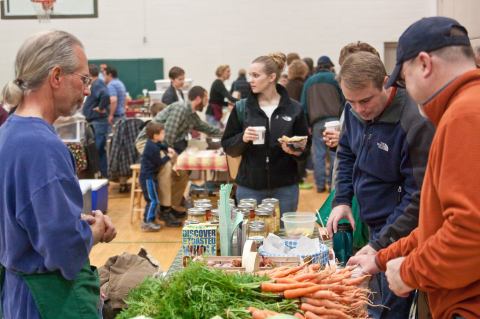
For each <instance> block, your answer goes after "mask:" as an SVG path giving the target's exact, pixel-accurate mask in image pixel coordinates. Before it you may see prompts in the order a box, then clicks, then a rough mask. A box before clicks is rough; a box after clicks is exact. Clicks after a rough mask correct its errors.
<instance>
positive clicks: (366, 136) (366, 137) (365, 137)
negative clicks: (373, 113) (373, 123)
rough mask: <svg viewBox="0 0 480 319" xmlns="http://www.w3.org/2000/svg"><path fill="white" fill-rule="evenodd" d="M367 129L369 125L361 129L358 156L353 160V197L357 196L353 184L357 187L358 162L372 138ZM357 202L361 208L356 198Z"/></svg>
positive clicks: (359, 201) (358, 199) (359, 200)
mask: <svg viewBox="0 0 480 319" xmlns="http://www.w3.org/2000/svg"><path fill="white" fill-rule="evenodd" d="M368 127H369V125H368V124H366V125H365V128H364V129H363V137H362V144H361V145H360V150H359V152H358V156H357V158H356V159H355V163H354V164H353V171H354V172H355V174H354V176H352V186H353V194H354V195H358V186H357V187H355V184H357V185H358V183H354V181H355V179H356V178H360V177H359V176H358V175H359V174H360V173H359V169H358V162H359V160H360V158H361V156H362V155H363V149H364V147H365V144H366V143H368V142H369V141H370V139H371V138H372V133H369V132H368ZM357 201H358V204H359V206H360V207H361V206H362V205H361V199H360V198H358V197H357Z"/></svg>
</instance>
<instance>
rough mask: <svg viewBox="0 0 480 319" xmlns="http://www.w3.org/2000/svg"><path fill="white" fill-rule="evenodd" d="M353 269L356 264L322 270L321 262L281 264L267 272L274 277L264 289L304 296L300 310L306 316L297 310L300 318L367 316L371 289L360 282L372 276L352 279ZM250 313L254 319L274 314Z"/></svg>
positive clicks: (292, 297) (291, 295) (296, 296)
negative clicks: (283, 265)
mask: <svg viewBox="0 0 480 319" xmlns="http://www.w3.org/2000/svg"><path fill="white" fill-rule="evenodd" d="M353 270H354V267H346V268H343V269H338V270H335V269H329V268H326V269H320V265H318V264H311V265H308V264H303V265H300V266H295V267H279V268H276V269H273V270H271V271H269V272H268V273H265V275H267V276H269V277H270V278H271V279H272V280H271V281H266V282H263V283H262V284H261V290H262V292H271V293H278V294H280V295H281V296H282V297H283V298H286V299H295V298H300V301H301V305H300V309H301V310H302V311H303V312H304V315H302V314H300V313H297V314H296V315H295V316H297V317H298V318H307V319H318V318H325V319H327V318H332V319H333V318H339V319H347V318H367V317H368V315H367V312H366V306H367V305H368V304H369V298H368V297H369V293H370V292H369V290H368V289H366V288H360V287H359V285H360V284H362V283H363V282H364V281H365V280H366V279H368V278H369V275H365V276H360V277H357V278H352V271H353ZM249 310H250V309H249ZM256 310H257V312H259V311H260V312H261V311H262V310H258V309H256ZM250 312H251V313H252V318H254V319H263V318H268V317H269V316H271V315H272V314H268V313H260V314H257V313H256V311H250ZM256 315H257V316H256ZM260 315H265V316H264V317H262V316H260Z"/></svg>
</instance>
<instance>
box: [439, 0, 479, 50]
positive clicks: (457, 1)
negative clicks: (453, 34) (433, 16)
mask: <svg viewBox="0 0 480 319" xmlns="http://www.w3.org/2000/svg"><path fill="white" fill-rule="evenodd" d="M437 8H438V15H445V16H448V17H452V18H454V19H456V20H458V22H460V23H461V24H462V25H463V26H465V27H466V28H467V30H468V35H469V37H470V39H471V41H472V46H474V47H475V46H480V21H479V20H478V13H479V12H480V1H478V0H438V1H437Z"/></svg>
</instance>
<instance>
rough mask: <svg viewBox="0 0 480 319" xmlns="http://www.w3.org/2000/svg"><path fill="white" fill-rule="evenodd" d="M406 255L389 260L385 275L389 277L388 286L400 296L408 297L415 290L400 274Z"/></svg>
mask: <svg viewBox="0 0 480 319" xmlns="http://www.w3.org/2000/svg"><path fill="white" fill-rule="evenodd" d="M404 260H405V257H399V258H395V259H392V260H390V261H389V262H387V271H386V272H385V276H386V277H387V281H388V287H389V288H390V290H391V291H393V293H394V294H396V295H397V296H399V297H407V296H408V294H409V293H410V292H411V291H412V290H413V288H411V287H409V286H408V285H407V284H406V283H405V282H404V281H403V279H402V277H401V276H400V267H401V266H402V264H403V261H404Z"/></svg>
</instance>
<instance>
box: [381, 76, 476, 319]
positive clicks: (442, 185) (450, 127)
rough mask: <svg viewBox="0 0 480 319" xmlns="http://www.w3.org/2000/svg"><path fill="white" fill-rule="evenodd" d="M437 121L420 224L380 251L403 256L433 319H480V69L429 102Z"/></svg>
mask: <svg viewBox="0 0 480 319" xmlns="http://www.w3.org/2000/svg"><path fill="white" fill-rule="evenodd" d="M424 111H425V113H426V115H427V116H428V118H430V120H431V121H432V122H433V123H434V125H435V126H436V127H437V130H436V132H435V136H434V138H433V141H432V146H431V148H430V155H429V158H428V164H427V170H426V173H425V179H424V181H423V187H422V192H421V200H420V213H419V215H420V216H419V224H418V227H417V228H416V229H415V230H414V231H413V232H412V233H411V234H410V235H409V236H407V237H404V238H402V239H401V240H399V241H397V242H396V243H394V244H392V245H390V246H389V247H388V248H386V249H383V250H381V251H379V253H378V254H377V262H378V264H379V265H380V267H381V268H383V269H384V270H385V268H386V263H387V261H388V260H390V259H393V258H396V257H400V256H406V258H405V260H404V262H403V264H402V267H401V268H400V275H401V277H402V279H403V281H404V282H405V283H406V284H407V285H408V286H410V287H413V288H417V289H419V290H421V291H424V292H426V293H427V295H428V300H429V304H430V311H431V312H432V315H433V318H442V319H443V318H445V319H451V318H452V316H453V315H454V314H458V315H460V316H462V317H464V318H468V319H470V318H480V70H473V71H469V72H466V73H465V74H463V75H461V76H460V77H458V78H456V79H455V80H454V81H452V82H451V83H450V84H449V85H448V86H447V87H445V88H444V89H443V90H442V91H440V92H439V93H438V94H437V95H436V96H435V97H434V98H433V99H432V100H431V101H429V102H428V103H427V104H426V105H425V108H424Z"/></svg>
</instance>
